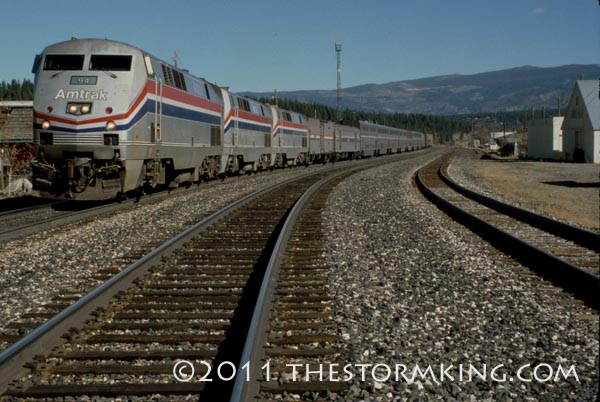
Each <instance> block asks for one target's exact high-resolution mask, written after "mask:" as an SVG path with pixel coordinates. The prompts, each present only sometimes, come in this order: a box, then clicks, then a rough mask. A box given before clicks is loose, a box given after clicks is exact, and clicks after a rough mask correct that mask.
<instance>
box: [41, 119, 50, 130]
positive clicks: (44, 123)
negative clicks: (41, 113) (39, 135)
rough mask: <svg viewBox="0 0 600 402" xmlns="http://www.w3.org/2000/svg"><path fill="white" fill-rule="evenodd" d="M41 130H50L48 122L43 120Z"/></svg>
mask: <svg viewBox="0 0 600 402" xmlns="http://www.w3.org/2000/svg"><path fill="white" fill-rule="evenodd" d="M42 128H43V129H44V130H48V129H49V128H50V122H49V121H48V120H44V121H43V122H42Z"/></svg>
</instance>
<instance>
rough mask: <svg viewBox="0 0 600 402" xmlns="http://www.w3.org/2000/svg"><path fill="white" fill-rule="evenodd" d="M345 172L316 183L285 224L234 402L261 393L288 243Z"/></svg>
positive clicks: (248, 341)
mask: <svg viewBox="0 0 600 402" xmlns="http://www.w3.org/2000/svg"><path fill="white" fill-rule="evenodd" d="M343 173H345V172H338V173H337V174H333V175H331V176H328V177H325V178H323V179H321V180H319V181H318V182H317V183H315V184H313V185H312V186H311V187H310V188H309V189H308V190H306V191H305V192H304V194H303V195H302V196H301V197H300V198H299V199H298V200H296V202H295V203H294V206H293V207H292V210H291V211H290V213H289V215H288V217H287V219H286V221H285V223H284V224H283V227H282V229H281V232H280V234H279V236H278V238H277V241H276V243H275V246H274V248H273V252H272V254H271V257H270V259H269V263H268V265H267V268H266V270H265V275H264V277H263V280H262V283H261V287H260V291H259V295H258V298H257V301H256V306H255V308H254V312H253V314H252V321H251V322H250V327H249V330H248V335H247V337H246V342H245V344H244V349H243V351H242V355H241V358H240V362H239V367H238V370H237V373H236V377H235V379H234V385H233V391H232V393H231V397H230V399H229V401H230V402H240V401H252V400H253V398H254V397H255V396H256V395H257V394H258V391H259V388H260V385H259V383H258V379H259V378H260V372H261V370H260V367H258V366H259V364H260V363H259V362H260V360H261V359H262V358H263V357H264V349H263V346H264V344H265V341H266V339H267V336H268V333H267V332H268V328H269V320H270V316H271V308H272V306H273V299H274V295H275V287H276V286H277V282H278V278H279V272H280V268H281V265H282V263H283V259H284V253H285V249H286V246H287V242H288V240H289V238H290V235H291V233H292V230H293V229H294V225H295V224H296V221H297V220H298V218H299V217H300V215H301V213H302V211H303V209H304V207H305V206H306V205H307V203H308V202H309V201H310V200H311V198H312V197H313V196H314V194H315V193H316V192H317V191H319V189H320V188H321V187H323V185H325V184H326V183H328V182H329V181H331V180H333V179H334V178H336V177H337V176H338V175H340V174H343ZM246 363H249V364H248V366H247V367H248V370H249V371H250V372H249V373H247V372H245V371H244V370H241V369H240V368H241V367H242V366H243V365H245V364H246ZM247 376H248V377H247Z"/></svg>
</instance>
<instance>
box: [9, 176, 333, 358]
mask: <svg viewBox="0 0 600 402" xmlns="http://www.w3.org/2000/svg"><path fill="white" fill-rule="evenodd" d="M329 167H330V165H328V166H325V167H323V166H313V167H311V168H310V169H305V168H300V167H299V168H295V169H286V170H283V171H274V172H272V173H264V174H259V175H256V176H253V177H243V178H230V179H226V180H225V181H224V182H223V183H220V184H218V185H216V186H200V187H199V188H197V189H196V190H193V191H189V192H185V193H178V194H172V196H171V197H169V198H167V199H164V200H162V201H158V202H154V203H149V204H137V205H136V206H135V207H134V208H132V209H128V210H125V211H120V212H117V213H116V214H111V215H109V216H106V217H96V218H94V219H93V220H91V221H88V222H84V223H75V224H70V225H68V226H66V227H63V228H58V229H52V230H48V231H44V232H40V233H36V234H35V235H31V236H26V237H24V238H21V239H18V240H15V241H11V242H7V243H4V244H2V245H0V272H2V275H1V276H0V300H1V301H2V303H1V304H0V306H1V307H0V331H2V330H3V329H4V328H5V327H6V325H7V324H8V323H10V322H11V321H14V320H16V319H19V318H20V317H21V316H23V314H25V313H28V312H34V311H41V310H42V308H43V307H42V306H43V304H44V303H47V302H48V301H50V299H51V298H52V297H55V296H57V295H69V296H74V297H75V296H79V297H80V296H83V295H85V294H86V293H87V292H89V291H90V290H91V289H93V288H94V287H95V286H97V285H99V284H100V283H101V281H100V280H98V279H96V278H94V275H96V274H97V272H98V271H99V270H101V269H110V268H114V269H117V270H121V269H123V268H125V267H126V266H127V265H129V264H130V263H132V262H133V261H135V258H131V257H132V256H137V258H140V257H142V256H143V255H144V254H147V253H148V252H150V251H151V250H152V249H154V248H155V247H157V246H158V245H160V244H162V243H163V242H165V241H167V240H169V239H170V238H172V237H173V236H175V235H176V234H178V233H180V232H181V231H183V230H184V229H186V228H188V227H189V226H191V225H193V224H195V223H196V222H198V221H200V220H201V219H202V218H204V217H206V216H208V215H209V214H210V213H211V212H213V211H216V210H218V209H219V208H222V207H224V206H225V205H227V204H228V203H230V202H232V201H234V200H236V199H238V198H240V197H241V196H242V195H245V194H249V193H251V192H253V191H256V190H258V189H259V188H261V187H264V186H266V185H267V184H273V183H276V182H279V181H283V180H286V179H289V178H290V177H292V176H294V175H300V174H304V173H307V172H308V171H310V170H320V169H323V168H329ZM57 312H58V311H57ZM4 332H5V333H10V332H11V330H4ZM6 346H7V343H6V342H4V343H0V350H2V349H4V348H5V347H6Z"/></svg>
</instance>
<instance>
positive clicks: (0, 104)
mask: <svg viewBox="0 0 600 402" xmlns="http://www.w3.org/2000/svg"><path fill="white" fill-rule="evenodd" d="M0 107H33V101H0Z"/></svg>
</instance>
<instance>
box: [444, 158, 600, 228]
mask: <svg viewBox="0 0 600 402" xmlns="http://www.w3.org/2000/svg"><path fill="white" fill-rule="evenodd" d="M449 173H450V175H451V176H452V175H453V173H454V174H456V175H458V176H463V177H464V178H465V179H466V180H469V181H472V182H473V184H474V185H475V186H478V187H480V188H482V189H486V190H489V191H491V192H493V193H496V194H498V195H500V197H502V198H504V199H506V200H507V201H512V202H515V203H517V204H520V205H522V206H524V207H526V208H529V209H532V210H535V211H538V212H543V213H545V214H547V215H551V216H554V217H557V218H559V219H563V220H566V221H569V222H573V223H575V224H578V225H581V226H584V227H587V228H589V229H593V230H598V229H600V165H597V164H595V165H594V164H589V163H588V164H576V163H560V162H534V161H520V160H492V159H481V155H477V154H476V153H475V152H474V151H473V150H467V149H462V150H460V151H458V152H456V158H455V159H454V160H453V162H452V164H451V166H450V171H449ZM452 177H454V176H452ZM457 178H458V177H457Z"/></svg>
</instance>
